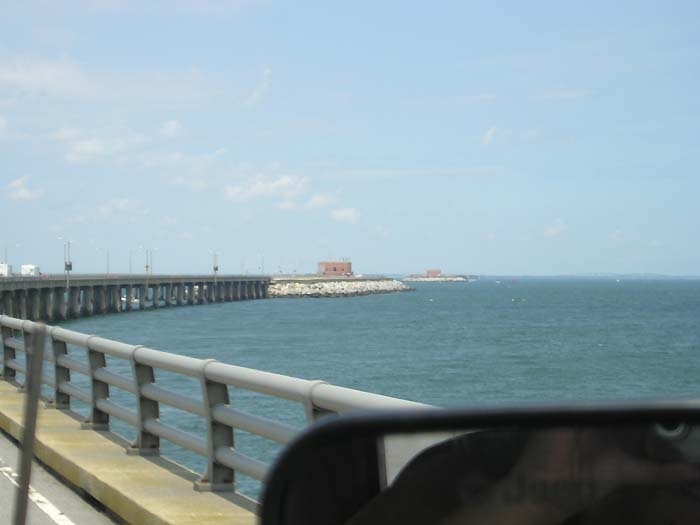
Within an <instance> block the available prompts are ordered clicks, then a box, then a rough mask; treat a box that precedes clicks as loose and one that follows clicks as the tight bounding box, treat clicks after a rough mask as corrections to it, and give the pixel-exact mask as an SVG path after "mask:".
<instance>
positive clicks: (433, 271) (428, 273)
mask: <svg viewBox="0 0 700 525" xmlns="http://www.w3.org/2000/svg"><path fill="white" fill-rule="evenodd" d="M425 276H426V277H440V276H442V271H441V270H438V269H436V268H433V269H430V270H426V271H425Z"/></svg>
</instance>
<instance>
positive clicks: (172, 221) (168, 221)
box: [159, 215, 177, 226]
mask: <svg viewBox="0 0 700 525" xmlns="http://www.w3.org/2000/svg"><path fill="white" fill-rule="evenodd" d="M159 222H160V223H161V224H162V225H163V226H175V225H176V224H177V218H175V217H172V216H171V215H164V216H163V217H161V218H160V220H159Z"/></svg>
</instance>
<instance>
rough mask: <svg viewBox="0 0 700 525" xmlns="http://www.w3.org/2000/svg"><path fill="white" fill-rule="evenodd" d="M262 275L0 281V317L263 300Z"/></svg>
mask: <svg viewBox="0 0 700 525" xmlns="http://www.w3.org/2000/svg"><path fill="white" fill-rule="evenodd" d="M269 284H270V278H269V277H267V276H263V275H152V274H146V275H133V274H128V275H70V277H67V276H63V275H60V276H58V275H50V276H39V277H4V278H2V277H0V315H7V316H10V317H18V318H20V319H28V320H31V321H46V322H54V321H60V320H65V319H75V318H78V317H84V316H91V315H95V314H106V313H116V312H121V311H131V310H144V309H146V308H161V307H170V306H183V305H201V304H207V303H216V302H228V301H243V300H248V299H264V298H266V297H267V289H268V286H269Z"/></svg>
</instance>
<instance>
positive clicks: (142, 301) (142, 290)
mask: <svg viewBox="0 0 700 525" xmlns="http://www.w3.org/2000/svg"><path fill="white" fill-rule="evenodd" d="M146 290H147V288H146V287H145V286H144V285H140V286H139V287H138V294H139V310H143V309H144V308H146Z"/></svg>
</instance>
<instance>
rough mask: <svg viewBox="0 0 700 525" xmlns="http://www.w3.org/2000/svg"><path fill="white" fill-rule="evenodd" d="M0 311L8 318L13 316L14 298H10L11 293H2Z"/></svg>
mask: <svg viewBox="0 0 700 525" xmlns="http://www.w3.org/2000/svg"><path fill="white" fill-rule="evenodd" d="M2 309H3V311H4V312H5V315H9V316H10V317H14V316H15V301H14V297H12V292H9V291H8V292H3V294H2Z"/></svg>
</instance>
